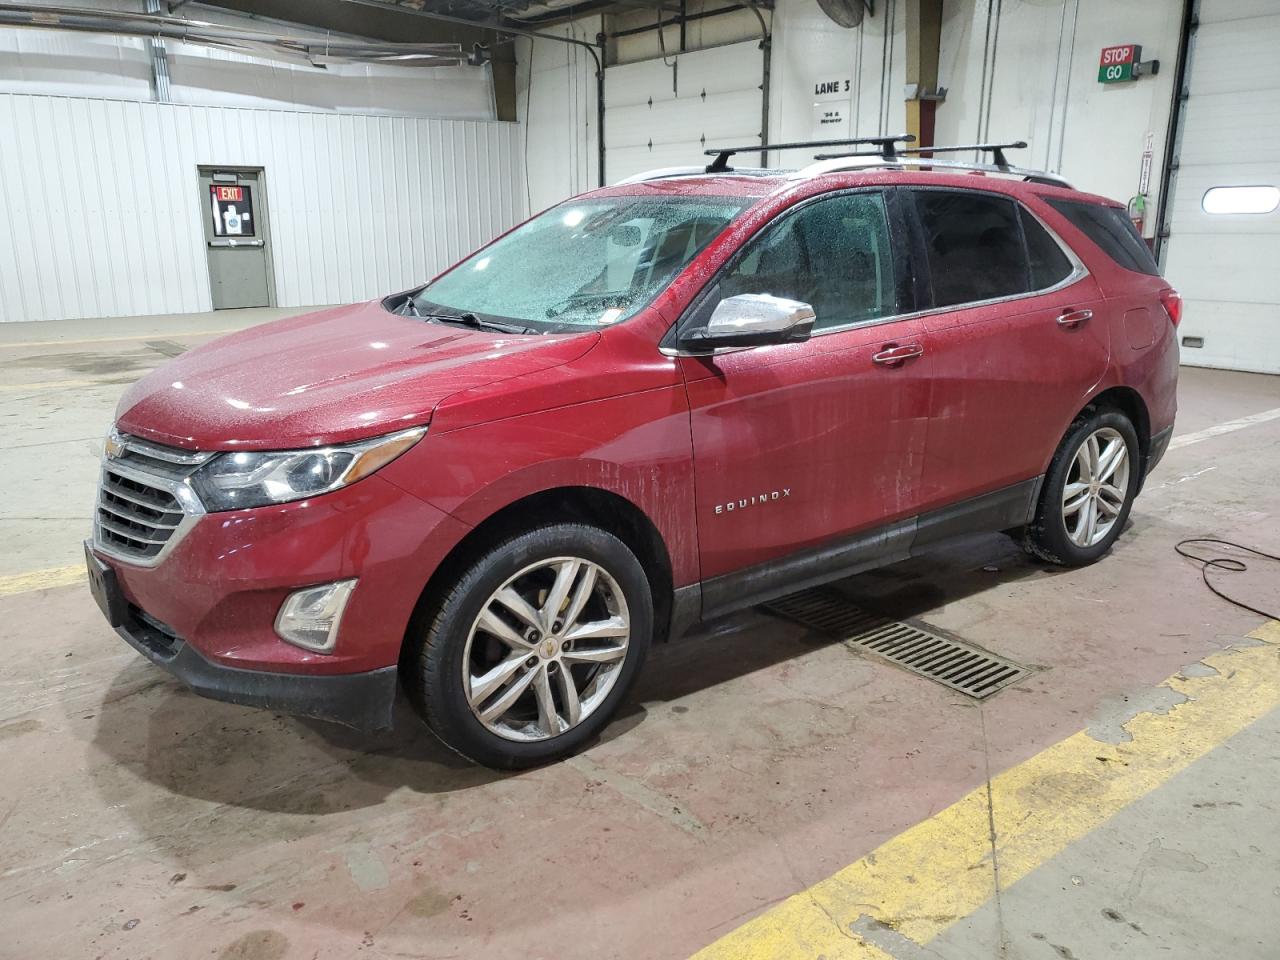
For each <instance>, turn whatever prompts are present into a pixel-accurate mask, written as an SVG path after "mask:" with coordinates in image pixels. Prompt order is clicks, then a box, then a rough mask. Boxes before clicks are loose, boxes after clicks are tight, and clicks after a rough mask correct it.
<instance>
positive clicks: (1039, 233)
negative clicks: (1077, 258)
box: [1018, 207, 1074, 290]
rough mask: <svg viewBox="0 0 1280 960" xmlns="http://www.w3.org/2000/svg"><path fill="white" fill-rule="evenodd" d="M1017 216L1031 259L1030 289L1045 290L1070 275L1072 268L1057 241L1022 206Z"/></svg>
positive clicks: (1028, 255)
mask: <svg viewBox="0 0 1280 960" xmlns="http://www.w3.org/2000/svg"><path fill="white" fill-rule="evenodd" d="M1018 216H1019V217H1021V218H1022V236H1023V237H1024V238H1025V239H1026V241H1027V257H1028V259H1030V261H1031V289H1032V290H1047V289H1048V288H1049V287H1052V286H1054V285H1055V284H1059V283H1061V282H1062V281H1063V280H1065V279H1067V277H1069V276H1071V271H1072V270H1073V269H1074V268H1073V267H1072V265H1071V261H1070V260H1069V259H1068V258H1067V255H1066V254H1065V253H1063V252H1062V247H1060V246H1058V241H1056V240H1054V239H1053V237H1051V236H1049V231H1047V230H1045V228H1044V227H1042V226H1040V221H1039V220H1037V219H1036V218H1035V217H1033V216H1032V215H1031V214H1029V213H1028V212H1027V211H1026V210H1024V209H1023V208H1022V207H1019V208H1018Z"/></svg>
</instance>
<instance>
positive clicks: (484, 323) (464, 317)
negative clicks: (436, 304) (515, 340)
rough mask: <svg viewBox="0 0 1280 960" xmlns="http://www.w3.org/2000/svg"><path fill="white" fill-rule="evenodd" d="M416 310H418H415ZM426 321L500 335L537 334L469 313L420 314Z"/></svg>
mask: <svg viewBox="0 0 1280 960" xmlns="http://www.w3.org/2000/svg"><path fill="white" fill-rule="evenodd" d="M415 309H416V308H415ZM418 316H421V317H423V318H424V319H426V320H435V321H437V322H438V323H457V324H461V325H462V326H464V327H471V328H472V329H474V330H497V331H498V332H499V333H537V332H538V331H537V330H534V329H533V328H532V327H524V326H521V325H520V324H517V323H502V322H501V321H498V320H481V319H480V317H479V316H477V315H476V314H474V313H469V312H459V313H441V312H439V311H436V312H433V313H426V314H418Z"/></svg>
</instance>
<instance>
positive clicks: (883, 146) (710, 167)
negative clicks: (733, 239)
mask: <svg viewBox="0 0 1280 960" xmlns="http://www.w3.org/2000/svg"><path fill="white" fill-rule="evenodd" d="M915 139H916V138H915V136H914V135H913V134H910V133H900V134H898V135H897V136H892V137H856V138H854V139H852V140H797V141H795V142H793V143H752V144H748V145H747V146H744V147H711V148H709V149H707V150H704V151H702V152H703V153H704V154H705V155H706V156H708V157H715V159H714V160H712V161H711V162H710V163H709V164H707V167H706V172H707V173H729V172H730V171H731V170H732V169H733V168H732V167H730V166H729V158H730V157H732V156H733V155H734V154H736V153H763V152H765V151H766V150H806V149H808V150H811V149H813V148H814V147H856V146H867V145H872V146H877V147H879V148H880V149H879V150H878V151H876V152H875V154H873V155H874V156H878V157H884V158H885V159H889V158H891V157H895V156H897V155H898V150H897V149H896V147H895V146H894V145H895V144H897V143H914V142H915Z"/></svg>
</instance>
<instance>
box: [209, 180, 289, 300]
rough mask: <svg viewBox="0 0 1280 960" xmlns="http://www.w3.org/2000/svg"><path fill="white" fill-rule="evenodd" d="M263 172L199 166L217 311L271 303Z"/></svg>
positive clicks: (210, 275) (210, 283)
mask: <svg viewBox="0 0 1280 960" xmlns="http://www.w3.org/2000/svg"><path fill="white" fill-rule="evenodd" d="M266 201H267V198H266V192H265V190H263V187H262V171H261V170H260V169H259V170H243V169H227V168H224V167H201V168H200V210H201V213H202V217H203V220H204V239H205V247H206V252H207V256H208V259H209V292H210V294H211V296H212V299H213V309H215V310H228V309H234V308H237V307H269V306H271V299H272V297H271V293H272V283H271V258H270V249H269V247H268V240H269V234H268V228H267V202H266Z"/></svg>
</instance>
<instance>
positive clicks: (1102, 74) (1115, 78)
mask: <svg viewBox="0 0 1280 960" xmlns="http://www.w3.org/2000/svg"><path fill="white" fill-rule="evenodd" d="M1141 59H1142V47H1141V46H1139V45H1138V44H1136V43H1124V44H1121V45H1120V46H1116V47H1103V48H1102V56H1101V58H1100V59H1099V60H1098V82H1099V83H1123V82H1124V81H1126V80H1133V79H1134V78H1135V77H1136V76H1137V73H1136V72H1135V71H1134V67H1135V66H1136V65H1137V63H1138V61H1139V60H1141Z"/></svg>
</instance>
